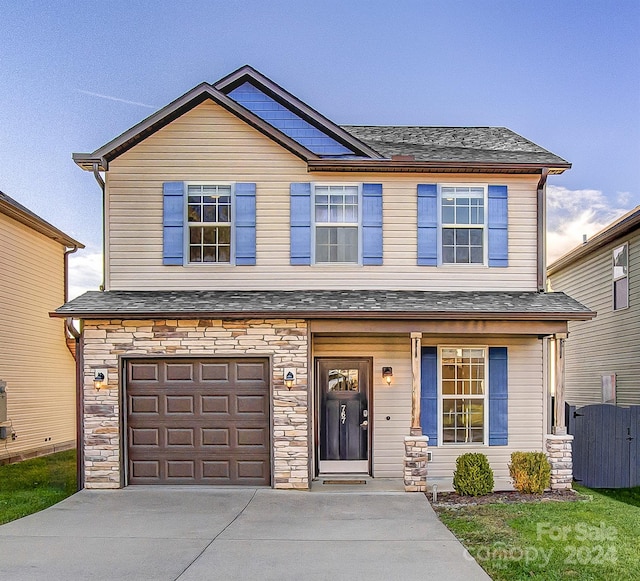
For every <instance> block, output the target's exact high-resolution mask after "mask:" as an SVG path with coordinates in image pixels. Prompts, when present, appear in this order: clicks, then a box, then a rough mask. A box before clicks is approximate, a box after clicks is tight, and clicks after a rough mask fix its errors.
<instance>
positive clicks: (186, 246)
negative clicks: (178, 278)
mask: <svg viewBox="0 0 640 581" xmlns="http://www.w3.org/2000/svg"><path fill="white" fill-rule="evenodd" d="M236 183H237V182H226V181H210V180H191V181H185V182H184V188H185V191H184V198H185V199H184V207H183V212H184V214H183V224H184V232H183V241H182V248H183V256H184V260H183V265H184V266H187V267H193V268H225V267H229V266H235V265H236V245H235V239H236ZM189 186H229V187H230V188H231V194H230V196H231V233H230V236H231V251H230V253H229V262H191V261H190V260H189V256H190V251H189Z"/></svg>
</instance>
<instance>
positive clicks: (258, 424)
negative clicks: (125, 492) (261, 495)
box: [124, 358, 271, 486]
mask: <svg viewBox="0 0 640 581" xmlns="http://www.w3.org/2000/svg"><path fill="white" fill-rule="evenodd" d="M124 379H125V394H126V397H125V401H126V410H125V414H126V421H127V430H126V434H127V442H126V446H127V453H128V457H127V468H128V474H127V481H128V484H181V485H182V484H200V485H207V484H208V485H248V486H260V485H265V486H268V485H270V484H271V442H270V403H269V402H270V388H269V360H268V359H249V358H224V359H223V358H198V359H196V358H158V359H146V358H145V359H128V360H126V361H125V378H124Z"/></svg>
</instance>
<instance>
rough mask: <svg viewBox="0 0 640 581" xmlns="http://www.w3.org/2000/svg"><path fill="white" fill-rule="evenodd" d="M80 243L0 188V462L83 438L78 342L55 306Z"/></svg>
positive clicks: (64, 446) (64, 295) (68, 445)
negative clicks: (76, 358)
mask: <svg viewBox="0 0 640 581" xmlns="http://www.w3.org/2000/svg"><path fill="white" fill-rule="evenodd" d="M79 248H84V246H83V245H82V244H80V242H78V241H76V240H74V239H73V238H71V236H69V235H68V234H65V233H64V232H62V231H61V230H59V229H58V228H56V227H55V226H53V225H52V224H50V223H49V222H47V221H45V220H43V219H42V218H41V217H40V216H38V215H36V214H35V213H34V212H32V211H31V210H30V209H29V208H26V207H25V206H23V205H22V204H20V203H19V202H18V201H16V200H14V199H13V198H12V197H10V196H8V195H7V194H5V193H3V192H0V464H4V463H8V462H15V461H19V460H24V459H25V458H32V457H34V456H42V455H45V454H51V453H52V452H57V451H60V450H67V449H71V448H74V447H75V445H76V416H77V413H76V365H75V361H74V353H75V347H76V341H75V339H74V338H73V337H72V336H70V331H71V330H73V328H71V329H69V328H67V327H66V325H65V321H62V320H59V319H51V318H50V317H49V312H50V311H51V310H52V309H55V308H56V307H57V306H58V305H59V304H60V302H61V301H66V300H67V286H68V277H67V272H68V256H69V254H71V253H73V252H75V251H76V250H78V249H79Z"/></svg>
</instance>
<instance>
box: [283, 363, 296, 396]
mask: <svg viewBox="0 0 640 581" xmlns="http://www.w3.org/2000/svg"><path fill="white" fill-rule="evenodd" d="M295 382H296V370H295V369H292V368H288V369H285V370H284V386H285V387H286V388H287V389H288V390H289V391H291V388H293V384H294V383H295Z"/></svg>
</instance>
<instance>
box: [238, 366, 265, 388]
mask: <svg viewBox="0 0 640 581" xmlns="http://www.w3.org/2000/svg"><path fill="white" fill-rule="evenodd" d="M266 377H267V374H266V373H265V364H264V363H263V362H250V361H246V362H245V361H241V362H238V363H236V378H237V380H238V381H239V382H246V381H249V382H251V383H254V384H258V385H263V384H264V382H265V380H266Z"/></svg>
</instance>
